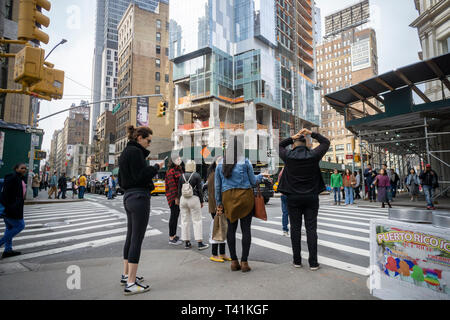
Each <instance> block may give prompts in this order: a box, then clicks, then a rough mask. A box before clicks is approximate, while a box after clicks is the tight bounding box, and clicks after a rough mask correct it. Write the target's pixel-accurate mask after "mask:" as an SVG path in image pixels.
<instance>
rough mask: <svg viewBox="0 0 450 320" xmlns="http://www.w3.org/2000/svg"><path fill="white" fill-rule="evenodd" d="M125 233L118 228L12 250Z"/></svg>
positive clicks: (27, 245) (17, 246)
mask: <svg viewBox="0 0 450 320" xmlns="http://www.w3.org/2000/svg"><path fill="white" fill-rule="evenodd" d="M147 230H149V229H147ZM126 231H127V228H119V229H113V230H107V231H100V232H94V233H90V234H80V235H76V236H71V237H65V238H57V239H51V240H44V241H38V242H33V243H27V244H22V245H15V246H14V248H15V249H17V250H21V249H22V250H23V249H30V248H37V247H42V246H49V245H54V244H62V243H66V242H70V241H74V240H82V239H89V238H95V237H101V236H107V235H110V234H114V233H121V232H126Z"/></svg>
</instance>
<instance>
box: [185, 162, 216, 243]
mask: <svg viewBox="0 0 450 320" xmlns="http://www.w3.org/2000/svg"><path fill="white" fill-rule="evenodd" d="M195 167H196V164H195V161H194V160H189V161H188V162H187V163H186V167H185V171H186V172H185V173H184V174H182V175H181V178H180V179H179V181H178V198H179V199H180V213H181V240H183V241H184V248H185V249H190V248H191V247H192V245H191V221H192V224H193V227H194V238H195V240H196V241H197V246H198V247H197V248H198V250H205V249H207V248H209V244H204V243H203V222H202V208H203V190H202V178H201V177H200V175H199V174H198V173H197V172H195Z"/></svg>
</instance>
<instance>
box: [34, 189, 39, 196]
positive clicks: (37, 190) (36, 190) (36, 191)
mask: <svg viewBox="0 0 450 320" xmlns="http://www.w3.org/2000/svg"><path fill="white" fill-rule="evenodd" d="M38 195H39V187H33V198H37V196H38Z"/></svg>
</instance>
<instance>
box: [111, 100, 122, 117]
mask: <svg viewBox="0 0 450 320" xmlns="http://www.w3.org/2000/svg"><path fill="white" fill-rule="evenodd" d="M121 106H122V105H121V104H120V102H119V103H118V104H116V106H115V107H114V109H113V111H112V114H116V113H117V111H119V110H120V107H121Z"/></svg>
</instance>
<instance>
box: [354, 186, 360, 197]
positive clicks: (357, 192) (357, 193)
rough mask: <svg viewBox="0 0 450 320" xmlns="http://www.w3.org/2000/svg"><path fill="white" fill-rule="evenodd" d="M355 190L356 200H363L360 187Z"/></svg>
mask: <svg viewBox="0 0 450 320" xmlns="http://www.w3.org/2000/svg"><path fill="white" fill-rule="evenodd" d="M353 189H354V190H355V199H361V195H360V194H359V192H360V190H359V187H357V188H353Z"/></svg>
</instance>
